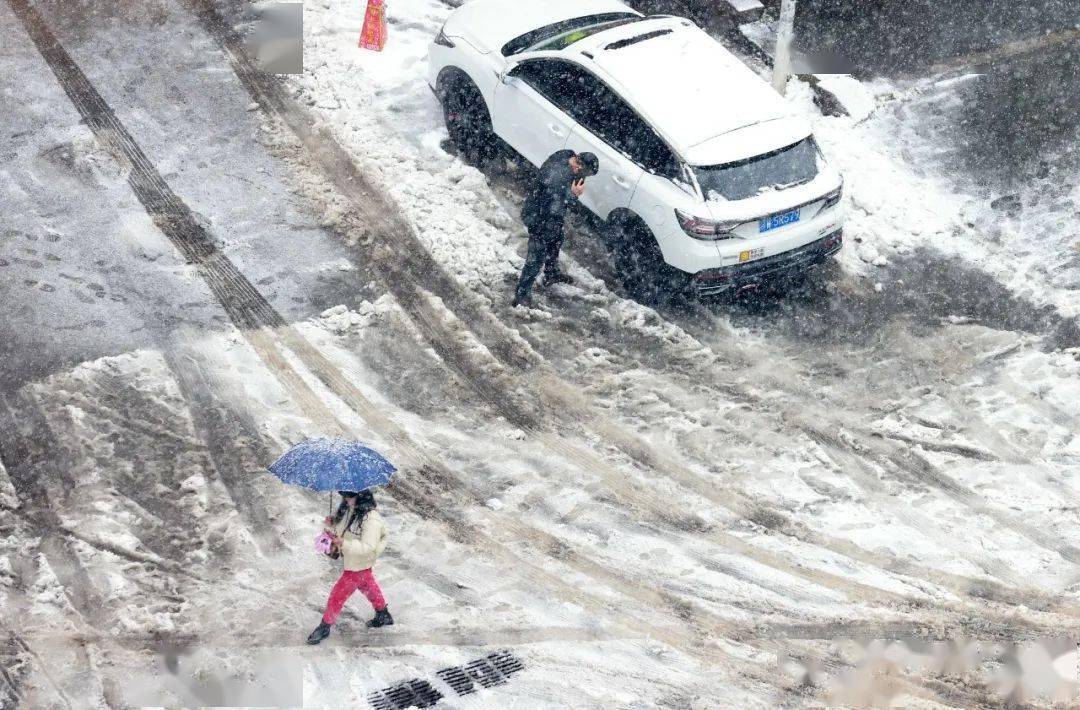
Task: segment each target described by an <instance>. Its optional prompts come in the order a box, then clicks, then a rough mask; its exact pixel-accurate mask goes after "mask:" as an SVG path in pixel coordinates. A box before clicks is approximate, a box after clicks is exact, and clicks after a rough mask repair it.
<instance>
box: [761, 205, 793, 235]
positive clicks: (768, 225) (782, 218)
mask: <svg viewBox="0 0 1080 710" xmlns="http://www.w3.org/2000/svg"><path fill="white" fill-rule="evenodd" d="M801 211H802V210H791V211H789V212H780V213H778V214H771V215H769V216H768V217H764V218H762V219H759V220H758V226H757V231H758V233H761V232H768V231H770V230H773V229H776V228H777V227H783V226H784V225H785V224H791V223H792V222H798V221H799V212H801Z"/></svg>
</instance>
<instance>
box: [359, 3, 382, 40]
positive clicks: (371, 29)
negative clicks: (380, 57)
mask: <svg viewBox="0 0 1080 710" xmlns="http://www.w3.org/2000/svg"><path fill="white" fill-rule="evenodd" d="M385 46H386V5H385V4H384V2H383V0H368V4H367V11H366V12H365V13H364V29H362V30H360V48H361V49H372V50H375V51H376V52H381V51H382V48H383V47H385Z"/></svg>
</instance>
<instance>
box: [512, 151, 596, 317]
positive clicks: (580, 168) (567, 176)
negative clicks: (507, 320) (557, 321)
mask: <svg viewBox="0 0 1080 710" xmlns="http://www.w3.org/2000/svg"><path fill="white" fill-rule="evenodd" d="M599 166H600V161H599V160H597V158H596V156H595V155H593V154H592V153H580V154H578V153H575V152H574V151H572V150H560V151H558V152H556V153H552V155H551V157H550V158H548V159H547V160H545V161H544V164H543V165H541V166H540V171H539V172H538V173H537V179H536V182H535V183H533V185H532V187H531V188H530V190H529V194H528V196H527V197H526V198H525V204H524V205H522V207H521V221H522V222H524V223H525V228H526V229H528V230H529V251H528V254H526V256H525V266H524V267H523V268H522V269H521V278H520V279H518V285H517V290H516V291H515V292H514V302H513V305H514V306H517V305H522V306H525V307H529V306H531V305H532V286H533V281H535V280H536V277H537V276H538V275H539V274H540V269H541V268H543V270H544V284H545V285H548V284H556V283H573V281H574V280H573V279H572V278H570V277H569V276H567V275H566V274H564V273H562V272H561V271H559V249H560V248H561V247H562V241H563V219H564V217H565V216H566V210H567V208H569V206H570V203H571V201H573V200H576V199H577V198H578V197H580V196H581V193H583V192H584V191H585V178H587V177H591V176H593V175H596V171H597V170H598V169H599Z"/></svg>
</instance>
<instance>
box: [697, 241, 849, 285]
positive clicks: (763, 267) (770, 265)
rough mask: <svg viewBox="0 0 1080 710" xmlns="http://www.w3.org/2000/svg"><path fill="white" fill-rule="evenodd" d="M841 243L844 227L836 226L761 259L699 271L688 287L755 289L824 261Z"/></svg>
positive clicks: (839, 247) (841, 245) (842, 243)
mask: <svg viewBox="0 0 1080 710" xmlns="http://www.w3.org/2000/svg"><path fill="white" fill-rule="evenodd" d="M843 246H844V230H843V229H837V230H836V231H834V232H830V233H829V234H827V235H825V236H824V237H822V238H821V239H817V240H815V241H812V242H810V243H809V244H805V245H803V246H801V247H798V248H796V249H791V250H789V251H785V252H782V253H780V254H775V255H773V256H769V257H765V258H764V259H758V260H757V261H752V262H749V263H747V264H734V265H732V266H723V267H720V268H716V269H704V270H702V271H699V272H697V273H696V274H694V275H693V277H692V278H691V279H690V289H691V290H692V291H694V292H696V293H697V294H698V295H699V296H712V295H716V294H721V293H727V292H732V293H739V292H741V291H747V290H750V289H755V288H757V287H759V286H760V285H761V284H763V283H765V282H766V281H771V280H777V279H780V278H783V277H785V276H791V275H793V274H795V273H798V272H802V271H805V270H806V269H808V268H810V267H811V266H813V265H814V264H819V263H821V262H822V261H825V259H827V258H829V257H830V256H832V255H833V254H835V253H836V252H838V251H840V249H841V247H843Z"/></svg>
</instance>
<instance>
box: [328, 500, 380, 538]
mask: <svg viewBox="0 0 1080 710" xmlns="http://www.w3.org/2000/svg"><path fill="white" fill-rule="evenodd" d="M338 492H339V493H341V494H342V496H341V503H339V504H338V508H337V512H335V513H334V523H340V522H341V519H342V518H344V517H345V515H346V514H347V513H348V512H349V503H348V501H346V500H345V495H344V494H346V493H348V494H349V496H348V497H350V498H351V497H353V496H354V495H355V496H356V507H355V508H353V512H352V518H350V519H349V522H348V524H347V525H346V526H345V529H346V530H352V531H354V532H359V531H360V526H361V525H362V524H363V522H364V516H365V515H367V514H368V513H369V512H370V511H372V510H375V496H374V495H372V493H371V491H360V492H358V493H354V492H352V491H338Z"/></svg>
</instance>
